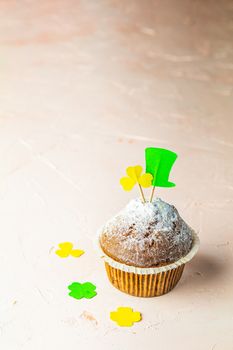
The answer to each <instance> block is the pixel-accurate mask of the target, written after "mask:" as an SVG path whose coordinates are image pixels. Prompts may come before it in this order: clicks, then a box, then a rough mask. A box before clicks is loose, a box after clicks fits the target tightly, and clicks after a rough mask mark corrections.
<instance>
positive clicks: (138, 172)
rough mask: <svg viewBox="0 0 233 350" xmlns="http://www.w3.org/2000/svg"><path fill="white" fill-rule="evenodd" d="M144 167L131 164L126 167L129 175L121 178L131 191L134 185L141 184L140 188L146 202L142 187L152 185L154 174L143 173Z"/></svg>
mask: <svg viewBox="0 0 233 350" xmlns="http://www.w3.org/2000/svg"><path fill="white" fill-rule="evenodd" d="M142 171H143V169H142V167H141V166H140V165H136V166H129V167H128V168H127V169H126V174H127V175H128V176H127V177H122V178H121V179H120V184H121V185H122V187H123V189H124V190H125V191H131V190H132V188H133V187H134V185H136V184H138V185H139V190H140V193H141V196H142V200H143V202H145V197H144V194H143V191H142V187H150V186H151V183H152V179H153V176H152V175H151V174H142Z"/></svg>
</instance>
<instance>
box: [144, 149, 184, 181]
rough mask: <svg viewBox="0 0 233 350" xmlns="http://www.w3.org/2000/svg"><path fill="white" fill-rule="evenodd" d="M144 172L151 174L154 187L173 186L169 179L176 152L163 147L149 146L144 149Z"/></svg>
mask: <svg viewBox="0 0 233 350" xmlns="http://www.w3.org/2000/svg"><path fill="white" fill-rule="evenodd" d="M145 156H146V172H147V173H149V174H151V175H152V176H153V181H152V185H153V186H156V187H174V186H175V184H174V183H173V182H170V181H169V174H170V172H171V168H172V166H173V164H174V162H175V160H176V158H177V154H176V153H174V152H172V151H169V150H167V149H164V148H154V147H149V148H146V149H145Z"/></svg>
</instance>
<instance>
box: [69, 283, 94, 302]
mask: <svg viewBox="0 0 233 350" xmlns="http://www.w3.org/2000/svg"><path fill="white" fill-rule="evenodd" d="M68 289H69V290H70V293H69V295H70V296H71V297H73V298H75V299H82V298H86V299H91V298H93V297H95V296H96V295H97V293H96V291H95V290H96V286H95V285H94V284H92V283H91V282H85V283H79V282H73V283H71V284H70V285H69V286H68Z"/></svg>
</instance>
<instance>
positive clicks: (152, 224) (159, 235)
mask: <svg viewBox="0 0 233 350" xmlns="http://www.w3.org/2000/svg"><path fill="white" fill-rule="evenodd" d="M176 158H177V155H176V154H175V153H174V152H171V151H168V150H164V149H160V148H159V149H158V148H147V149H146V173H145V174H143V175H142V167H140V166H135V167H128V168H127V175H128V177H124V178H122V179H121V180H120V182H121V184H122V186H123V188H124V189H125V190H127V191H129V190H131V189H132V188H133V187H134V185H135V184H138V185H139V189H140V193H141V199H140V198H137V199H133V200H131V201H130V202H129V203H128V205H126V207H125V208H124V209H123V210H121V211H120V212H119V213H118V214H117V215H115V216H114V217H113V218H112V219H110V220H109V221H108V222H107V223H106V224H105V225H103V227H102V228H101V229H100V231H99V234H98V244H99V247H100V249H101V254H102V256H103V258H104V262H105V268H106V271H107V275H108V278H109V280H110V282H111V283H112V284H113V285H114V286H115V287H116V288H118V289H119V290H121V291H122V292H125V293H128V294H130V295H134V296H139V297H153V296H159V295H163V294H165V293H167V292H169V291H170V290H172V289H173V288H174V287H175V286H176V284H177V283H178V281H179V280H180V278H181V275H182V273H183V270H184V267H185V264H186V263H187V262H188V261H190V260H191V259H192V257H193V256H194V255H195V253H196V252H197V249H198V245H199V240H198V237H197V235H196V234H195V232H194V231H193V230H192V229H191V228H190V227H189V226H188V225H187V224H186V223H185V221H184V220H183V219H182V218H181V216H180V215H179V213H178V211H177V209H176V208H175V207H174V206H173V205H171V204H168V203H166V202H164V201H163V200H162V199H160V198H155V199H153V196H154V192H155V187H173V186H175V184H173V183H172V182H170V181H168V177H169V173H170V170H171V167H172V165H173V163H174V161H175V159H176ZM152 163H153V165H152ZM155 177H156V179H155ZM150 186H152V191H151V196H150V200H148V201H147V200H146V199H145V196H144V193H143V190H142V187H150Z"/></svg>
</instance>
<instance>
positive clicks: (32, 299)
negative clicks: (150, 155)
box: [0, 0, 233, 350]
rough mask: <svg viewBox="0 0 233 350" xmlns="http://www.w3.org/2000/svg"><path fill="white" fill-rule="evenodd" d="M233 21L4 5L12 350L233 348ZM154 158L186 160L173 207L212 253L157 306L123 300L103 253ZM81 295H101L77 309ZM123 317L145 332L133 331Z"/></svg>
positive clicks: (4, 190) (222, 14) (5, 273)
mask: <svg viewBox="0 0 233 350" xmlns="http://www.w3.org/2000/svg"><path fill="white" fill-rule="evenodd" d="M232 18H233V2H232V1H226V0H225V1H221V2H220V1H211V0H208V1H201V0H199V1H184V0H173V1H172V0H170V1H168V0H164V1H149V0H146V1H139V0H138V1H136V0H135V1H132V0H129V1H123V0H117V1H116V0H108V1H104V0H98V1H97V0H96V1H95V0H92V1H91V0H87V1H78V0H76V1H74V0H73V1H72V0H53V1H52V0H47V1H46V0H41V1H30V0H27V1H26V0H21V1H16V0H5V1H4V0H2V1H0V77H1V84H0V232H1V245H0V273H1V288H0V347H1V349H2V350H19V349H20V350H21V349H23V350H42V349H43V350H47V349H56V350H62V349H71V348H72V349H81V348H83V349H101V350H107V349H115V350H120V349H134V350H139V349H142V348H148V349H150V348H151V349H152V348H153V349H156V350H167V349H168V350H169V349H179V350H184V349H185V350H186V349H190V350H194V349H195V350H196V349H199V350H213V349H214V350H232V349H233V299H232V295H233V274H232V269H233V239H232V224H233V215H232V210H233V199H232V194H233V139H232V136H233V119H232V118H233V117H232V115H233V99H232V90H233V45H232V37H233V22H232ZM146 146H161V147H166V148H169V149H172V150H174V151H176V152H177V153H178V154H179V159H178V160H177V162H176V165H175V166H174V169H173V173H172V179H173V180H174V181H175V182H176V184H177V186H176V187H175V188H173V189H158V190H157V195H158V196H161V198H163V199H164V200H166V201H168V202H170V203H173V204H175V205H176V207H177V208H178V209H179V211H180V213H181V215H182V216H183V218H184V219H185V220H186V221H187V222H188V223H189V224H190V225H191V226H192V227H193V228H195V229H196V230H197V231H198V232H199V235H200V238H201V249H200V252H199V253H198V255H197V256H196V258H195V259H194V260H193V261H192V262H191V263H190V264H189V265H188V266H187V267H186V269H185V272H184V275H183V278H182V280H181V281H180V283H179V285H178V286H177V287H176V289H174V291H172V292H171V293H170V294H167V295H165V296H163V297H160V298H154V299H140V298H133V297H130V296H127V295H124V294H122V293H120V292H118V291H117V290H115V289H114V288H113V287H112V286H111V285H110V284H109V283H108V280H107V277H106V275H105V271H104V267H103V264H102V261H101V260H100V259H99V257H98V256H97V254H96V252H95V250H94V247H93V242H92V241H93V237H94V236H95V233H96V230H97V228H98V227H99V226H100V225H101V224H102V223H104V222H105V221H106V220H107V219H108V218H109V217H110V216H111V215H113V214H115V213H116V212H117V211H118V210H119V209H120V208H121V207H123V206H124V205H125V204H126V203H127V201H128V200H129V199H130V198H133V197H135V196H137V195H138V193H137V190H136V189H135V190H134V191H133V192H130V193H125V192H123V191H122V189H121V188H120V186H119V178H120V177H121V176H122V175H123V174H124V171H125V168H126V167H127V166H128V165H134V164H137V163H139V164H144V148H145V147H146ZM62 241H71V242H73V243H74V244H75V245H76V246H77V247H79V248H80V249H84V250H85V252H86V253H85V255H83V256H82V257H80V258H79V259H77V260H76V259H72V258H70V259H60V258H58V257H57V256H56V255H55V254H54V252H55V249H56V246H57V244H58V243H60V242H62ZM74 281H81V282H82V281H83V282H84V281H91V282H93V283H95V284H96V285H97V291H98V295H97V296H96V297H95V298H93V299H92V300H81V301H76V300H74V299H72V298H70V297H68V296H67V292H68V290H67V286H68V285H69V284H70V282H74ZM118 306H131V307H133V308H134V309H135V310H136V311H140V312H141V313H142V316H143V321H142V322H139V323H137V324H135V325H134V327H132V328H119V327H117V326H116V325H115V324H114V323H113V322H112V321H111V320H110V319H109V312H110V311H113V310H115V309H116V308H117V307H118Z"/></svg>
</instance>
